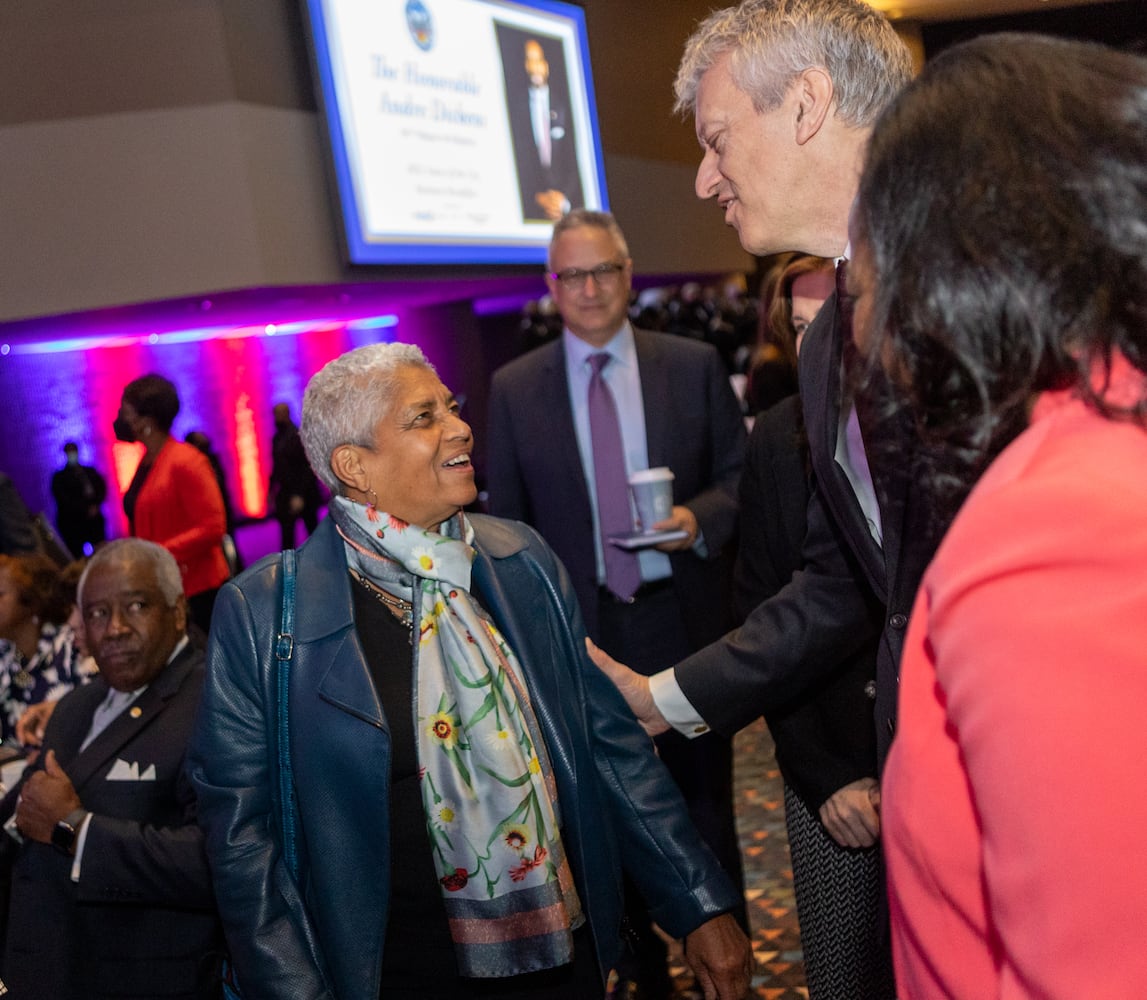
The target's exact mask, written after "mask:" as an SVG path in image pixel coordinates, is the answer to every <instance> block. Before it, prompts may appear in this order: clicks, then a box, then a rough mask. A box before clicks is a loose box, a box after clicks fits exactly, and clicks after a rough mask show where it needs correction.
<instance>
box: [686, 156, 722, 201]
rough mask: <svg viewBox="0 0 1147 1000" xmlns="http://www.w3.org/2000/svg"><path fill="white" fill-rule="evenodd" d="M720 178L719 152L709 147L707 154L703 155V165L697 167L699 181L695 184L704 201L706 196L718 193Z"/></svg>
mask: <svg viewBox="0 0 1147 1000" xmlns="http://www.w3.org/2000/svg"><path fill="white" fill-rule="evenodd" d="M720 179H721V174H720V171H718V170H717V154H716V153H714V152H713V150H711V149H707V150H705V155H704V156H702V157H701V165H700V166H699V167H698V168H697V181H696V183H695V184H694V185H693V191H694V192H695V193H696V195H697V197H698V198H700V199H701V200H702V201H704V200H705V199H706V198H712V197H713V196H714V195H715V194H716V193H717V182H718V181H719V180H720Z"/></svg>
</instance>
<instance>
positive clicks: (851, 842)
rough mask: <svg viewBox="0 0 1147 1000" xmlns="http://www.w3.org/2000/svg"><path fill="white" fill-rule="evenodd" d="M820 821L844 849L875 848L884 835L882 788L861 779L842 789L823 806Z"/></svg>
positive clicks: (870, 781)
mask: <svg viewBox="0 0 1147 1000" xmlns="http://www.w3.org/2000/svg"><path fill="white" fill-rule="evenodd" d="M820 821H821V823H823V824H824V828H825V829H826V830H827V831H828V835H829V836H830V837H832V839H833V840H835V841H836V842H837V843H838V844H840V846H841V847H871V846H872V845H873V844H875V843H876V838H877V837H879V836H880V785H879V784H878V783H877V781H876V779H875V778H861V779H860V780H859V781H853V782H851V783H850V784H847V785H845V786H844V787H843V788H838V789H837V790H836V791H835V792H833V793H832V795H830V796H829V797H828V799H827V800H826V801H825V803H824V805H822V806H821V807H820Z"/></svg>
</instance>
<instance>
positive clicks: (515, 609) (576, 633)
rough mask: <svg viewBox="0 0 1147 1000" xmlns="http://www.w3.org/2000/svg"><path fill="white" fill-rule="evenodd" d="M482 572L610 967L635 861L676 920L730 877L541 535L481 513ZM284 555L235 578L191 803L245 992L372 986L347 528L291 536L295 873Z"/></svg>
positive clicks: (366, 676)
mask: <svg viewBox="0 0 1147 1000" xmlns="http://www.w3.org/2000/svg"><path fill="white" fill-rule="evenodd" d="M471 520H472V523H473V525H474V530H475V535H476V539H475V547H476V548H477V550H478V556H477V558H476V560H475V563H474V587H475V590H476V591H478V592H480V593H481V594H482V595H483V599H484V604H485V606H486V610H487V611H488V612H490V614H491V615H492V617H493V618H494V620H495V622H496V623H497V625H498V628H499V629H500V630H501V631H502V633H503V634H504V635H505V636H506V638H507V640H508V641H509V642H510V644H511V646H512V647H513V649H514V651H515V652H516V653H517V655H518V658H519V660H520V661H521V664H522V669H523V672H524V674H525V680H526V684H527V687H528V688H529V691H530V697H531V701H532V704H533V708H534V711H535V713H536V714H537V717H538V721H539V723H540V725H541V727H542V730H543V732H544V734H545V739H546V744H547V747H548V749H549V754H550V760H551V761H552V763H553V767H554V772H555V778H556V780H557V787H558V799H559V802H560V805H561V816H562V822H563V828H562V838H563V841H564V843H565V846H566V851H567V854H568V855H569V859H570V864H571V867H572V869H573V873H574V877H575V880H576V884H577V889H578V892H579V894H580V896H581V900H582V904H583V907H584V909H585V912H586V914H587V915H588V918H589V922H590V927H591V929H592V933H593V940H594V946H595V949H596V952H597V960H598V964H599V967H600V968H601V970H603V974H604V972H605V971H607V970H608V969H609V968H610V967H611V966H612V965H613V963H614V961H615V960H616V958H617V956H618V953H619V951H620V948H621V940H620V926H621V914H622V879H621V872H622V869H623V868H624V869H625V870H626V871H627V872H628V873H629V874H630V875H631V876H632V878H633V879H634V881H635V882H636V883H637V885H638V887H639V888H640V889H641V891H642V892H643V894H644V895H645V898H646V900H647V901H648V903H649V907H650V912H651V914H652V917H653V919H654V920H656V922H657V923H658V924H659V925H660V926H661V927H663V928H664V929H665V930H666V931H667V932H669V933H670V934H673V935H675V936H677V937H683V936H684V935H685V934H687V933H689V932H690V931H692V930H693V929H695V928H696V927H698V926H699V925H700V924H702V923H703V922H704V921H706V920H708V919H709V918H711V917H714V916H716V915H717V914H720V913H724V912H726V911H728V910H730V909H732V908H733V906H734V905H735V904H736V903H737V902H738V897H737V893H736V890H735V889H734V887H733V885H732V883H731V882H730V881H729V879H728V877H727V876H726V875H725V874H724V872H723V871H722V869H721V868H720V866H719V865H718V863H717V861H716V859H715V858H714V857H713V856H712V854H711V853H710V852H709V850H708V848H707V847H706V846H705V845H704V844H703V843H702V841H701V839H700V837H699V836H698V835H697V833H696V831H695V830H694V829H693V827H692V825H691V824H690V822H689V819H688V814H687V812H686V809H685V805H684V803H683V801H682V800H681V797H680V795H679V793H678V792H677V789H676V787H675V785H674V784H673V782H672V780H671V779H670V777H669V775H668V773H667V772H666V771H665V769H664V767H663V766H662V764H661V762H660V761H659V760H658V759H657V757H656V756H655V755H654V753H653V745H652V743H651V741H650V740H649V738H648V737H647V736H646V735H645V733H644V732H643V730H642V729H641V728H640V727H639V726H638V725H637V723H636V722H635V721H634V719H633V716H632V714H631V713H630V711H629V709H628V708H627V706H626V705H625V702H624V701H623V700H622V699H621V697H620V695H619V694H618V693H617V691H616V689H615V688H614V687H613V685H612V684H611V683H610V681H609V680H608V679H607V678H606V677H605V676H604V675H603V674H602V673H601V672H600V671H599V670H598V669H597V668H596V667H595V666H594V665H593V663H592V662H591V661H590V660H589V658H588V656H587V655H586V653H585V647H584V641H583V639H584V635H585V632H584V629H583V627H582V624H581V616H580V613H579V612H578V610H577V605H576V600H575V598H574V595H573V591H572V589H571V587H570V583H569V579H568V578H567V576H566V573H565V570H564V569H563V568H562V566H561V564H560V563H559V562H558V560H557V558H556V557H555V556H554V554H553V552H552V551H551V550H550V548H549V547H548V546H547V545H546V544H545V542H544V541H542V539H541V536H540V535H538V534H537V533H536V532H535V531H533V529H531V528H528V527H526V526H525V525H523V524H519V523H517V522H514V521H503V520H499V519H497V518H491V517H485V516H482V515H474V516H473V517H472V518H471ZM280 574H281V567H280V561H279V557H278V556H271V557H268V558H267V559H264V560H263V561H262V562H260V563H258V564H256V565H255V566H252V567H251V568H250V569H249V570H247V571H246V572H245V573H243V574H242V575H241V576H239V577H237V578H236V579H235V580H233V581H231V582H229V583H228V584H226V585H225V586H224V587H223V589H222V590H221V591H220V594H219V598H218V602H217V604H216V606H215V611H214V616H213V620H212V628H211V640H210V645H209V649H208V679H207V683H206V685H205V687H204V691H203V700H202V706H201V711H200V716H199V720H198V724H197V726H196V732H195V735H194V737H193V739H192V745H191V752H190V760H189V767H190V774H191V778H192V781H193V782H194V784H195V787H196V790H197V793H198V799H199V802H198V805H199V819H200V822H201V824H202V825H203V827H204V830H205V831H206V841H207V854H208V858H209V860H210V863H211V868H212V873H213V877H214V881H215V892H216V897H217V900H218V905H219V909H220V912H221V915H222V918H223V924H224V929H225V931H226V935H227V942H228V946H229V948H230V952H231V956H232V961H233V963H234V967H235V971H236V974H237V978H238V980H239V984H240V986H241V987H242V991H243V995H244V998H245V1000H257V998H264V997H265V998H268V1000H270V998H281V997H288V996H289V997H292V998H299V1000H302V998H307V1000H311V998H320V997H321V998H332V1000H333V998H335V997H337V998H339V1000H377V997H378V991H379V974H380V963H381V958H382V948H383V941H384V938H385V934H386V920H387V899H388V894H389V888H390V868H391V858H390V855H389V846H388V838H387V837H386V836H385V831H386V829H387V820H388V817H387V811H388V798H389V795H388V791H389V788H388V786H389V770H390V769H389V762H390V732H389V728H388V726H387V721H386V718H385V717H384V715H383V711H382V706H381V704H380V702H379V699H378V697H377V696H376V694H375V690H374V686H373V684H372V682H371V679H370V673H369V671H368V669H367V665H366V662H365V660H364V657H363V652H362V647H361V644H360V643H359V641H358V638H357V635H356V633H355V627H354V618H353V612H352V596H351V590H350V576H349V574H348V572H347V564H346V558H345V556H344V553H343V542H342V539H341V537H340V536H339V534H338V533H337V531H336V530H335V527H334V523H333V522H332V521H331V520H329V519H328V520H326V521H324V522H323V523H322V524H321V525H320V526H319V528H318V530H317V531H316V532H315V534H314V535H313V536H312V537H311V539H310V540H309V541H308V542H307V543H306V544H305V545H304V546H303V547H302V548H301V549H300V550H299V553H298V567H297V577H296V609H295V629H294V659H293V662H292V664H291V680H290V720H291V722H290V733H291V753H292V762H293V766H294V775H295V784H296V789H297V792H296V794H297V799H298V809H299V817H300V831H299V855H300V861H301V874H300V877H299V880H298V883H297V884H296V882H295V881H294V880H293V879H292V878H291V876H290V875H289V873H288V871H287V868H286V865H285V864H284V861H283V857H282V851H281V844H280V832H279V829H278V820H277V818H276V817H277V816H278V811H277V806H276V799H277V779H278V774H277V766H276V759H275V710H276V699H275V658H274V646H275V638H276V635H277V633H278V631H279V622H280V587H281V584H280Z"/></svg>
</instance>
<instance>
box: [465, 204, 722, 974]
mask: <svg viewBox="0 0 1147 1000" xmlns="http://www.w3.org/2000/svg"><path fill="white" fill-rule="evenodd" d="M547 270H548V273H547V275H546V284H547V286H548V287H549V290H550V294H551V295H552V296H553V299H554V302H555V303H556V304H557V307H558V311H559V312H560V313H561V316H562V322H563V324H564V330H563V333H562V337H561V339H560V340H557V341H554V342H552V343H550V344H546V345H544V346H542V347H539V348H537V349H536V350H533V351H531V352H529V353H528V354H526V355H525V356H523V357H521V358H518V359H517V360H516V361H513V362H511V363H510V364H508V365H506V366H505V367H503V368H501V369H499V370H498V371H497V372H496V373H495V374H494V380H493V385H492V388H491V395H490V423H489V429H488V435H487V442H488V444H487V448H488V466H489V468H488V488H489V497H490V501H489V503H490V510H491V512H492V513H494V514H498V515H500V516H503V517H511V518H516V519H518V520H521V521H526V522H527V523H529V524H531V525H533V526H534V527H535V528H537V529H538V531H540V532H541V534H542V536H543V537H544V538H545V539H546V541H547V542H549V544H550V545H551V546H552V547H553V548H554V550H555V551H556V552H557V554H558V555H559V556H560V557H561V559H562V562H563V563H565V566H566V568H567V569H568V570H569V574H570V577H571V579H572V582H573V587H574V591H575V592H576V594H577V597H578V601H579V603H580V605H581V610H582V615H583V616H584V618H585V623H586V630H587V631H588V633H589V635H590V637H591V638H592V639H593V640H594V641H595V642H596V643H598V645H600V646H601V647H602V648H603V649H605V650H607V651H608V652H610V653H611V654H612V655H614V656H615V657H617V659H619V660H621V661H622V662H624V663H628V664H629V665H631V666H633V667H634V668H635V669H638V670H643V671H645V672H647V673H652V672H654V671H656V670H659V669H661V668H662V667H664V666H665V665H666V664H669V663H674V662H676V661H677V659H679V658H681V657H682V656H685V655H688V654H689V653H690V652H692V651H695V650H697V649H699V648H701V647H702V646H704V645H705V644H706V643H708V642H710V641H712V640H714V639H716V638H717V637H718V636H720V635H721V634H722V631H723V629H724V628H725V627H726V626H727V625H729V624H730V608H729V603H728V592H729V579H730V577H729V571H730V562H729V559H730V552H729V551H728V550H729V548H730V543H731V541H732V538H733V534H734V531H735V528H736V521H737V484H738V481H739V478H740V470H741V460H742V453H743V450H744V438H745V432H744V427H743V424H742V422H741V416H740V412H739V408H738V405H737V401H736V398H735V397H734V395H733V392H732V390H731V388H730V386H729V380H728V377H727V373H726V371H725V369H724V366H723V364H722V362H721V360H720V358H719V356H718V354H717V352H716V350H715V349H714V348H713V347H712V346H710V345H708V344H704V343H701V342H698V341H694V340H691V339H687V338H684V337H675V336H672V335H670V334H662V333H652V332H649V331H644V330H637V329H634V328H633V327H631V326H630V324H629V321H628V318H627V316H628V307H629V298H630V289H631V285H632V277H633V261H632V260H631V259H630V256H629V249H628V247H627V245H626V241H625V236H624V234H623V233H622V231H621V229H620V227H619V226H618V224H617V222H616V221H615V220H614V218H613V216H612V215H610V214H608V213H606V212H595V211H589V210H586V209H575V210H574V211H572V212H570V213H569V214H568V215H566V216H564V217H563V218H562V219H561V220H560V221H559V222H558V223H557V224H556V225H555V226H554V231H553V237H552V238H551V241H550V248H549V257H548V269H547ZM603 400H604V405H605V406H606V407H607V408H609V407H612V412H613V414H614V416H615V423H616V426H617V428H618V429H619V430H620V442H619V443H617V442H615V444H617V448H616V449H615V448H614V447H611V445H610V443H609V437H608V434H609V421H608V420H607V421H606V427H605V430H604V432H603V425H602V420H603V419H605V418H603V417H601V413H602V410H601V407H602V405H603ZM603 433H605V434H606V435H607V436H606V437H604V438H603V436H602V434H603ZM615 450H616V451H618V452H619V454H617V455H616V461H617V462H618V463H621V465H622V466H623V467H621V468H620V469H619V471H618V472H617V475H619V476H620V483H621V490H622V496H621V500H620V503H621V504H622V505H623V506H624V509H623V510H622V511H621V515H620V516H622V517H624V518H629V520H630V524H629V526H630V527H632V513H631V512H630V510H629V508H628V504H629V498H628V496H627V495H625V487H624V483H625V479H626V476H627V475H628V474H632V473H633V472H636V471H639V470H643V469H648V468H656V467H660V466H667V467H668V468H669V469H670V470H671V471H672V473H673V476H674V479H673V507H672V511H671V513H670V516H669V517H668V518H667V519H665V520H664V521H661V522H658V523H657V525H656V527H657V528H658V529H664V530H665V531H667V532H670V533H672V534H676V535H677V537H676V538H675V539H674V540H671V541H664V542H659V543H657V544H655V545H650V546H649V547H646V548H641V549H639V550H637V551H634V552H627V551H625V550H622V549H620V548H618V547H616V546H614V545H612V544H611V543H610V542H609V541H608V536H609V535H610V534H611V529H610V519H611V517H612V516H613V507H614V504H613V497H611V496H609V495H608V490H607V484H608V482H609V481H611V480H612V479H613V477H614V473H613V471H611V470H610V469H609V468H607V466H608V465H609V463H610V461H611V460H612V459H613V458H614V455H613V452H614V451H615ZM644 527H649V526H647V525H646V526H644ZM619 563H620V564H621V565H620V566H619V565H618V564H619ZM658 747H659V751H660V753H661V756H662V758H663V759H664V760H665V763H666V764H667V766H668V767H669V770H670V772H671V773H672V774H673V776H674V778H675V779H676V780H677V782H678V784H679V785H680V786H681V790H682V792H683V794H684V796H685V800H686V802H687V803H688V805H689V809H690V814H691V816H692V818H693V821H694V823H695V824H696V825H697V828H698V829H699V830H700V831H701V834H702V836H703V837H704V838H705V839H706V841H707V842H708V843H709V845H710V847H712V848H713V850H714V853H715V854H716V855H717V857H718V859H719V860H720V861H721V863H722V864H723V865H724V867H725V868H726V870H727V871H728V872H729V874H730V875H731V876H732V877H733V878H734V880H735V881H737V882H738V883H740V881H741V858H740V851H739V848H738V845H737V838H736V829H735V826H734V823H733V807H732V750H731V743H730V741H729V740H728V739H725V738H724V737H716V736H705V737H702V738H699V739H696V740H687V739H685V738H684V737H683V736H681V735H680V734H678V733H675V732H674V733H667V734H665V735H664V736H663V737H662V738H659V739H658ZM631 913H632V907H631ZM736 916H737V918H738V920H740V921H741V923H742V925H743V926H744V922H745V915H744V912H743V911H742V912H741V913H739V914H736ZM645 927H646V928H648V919H647V918H646V919H645ZM643 942H644V944H645V945H646V946H647V947H646V948H645V949H643V957H644V961H643V962H642V963H641V964H642V966H643V968H642V969H641V970H640V971H639V972H638V973H637V974H636V977H635V978H637V979H638V980H639V986H640V989H641V993H640V994H639V995H640V996H642V997H662V996H666V995H667V994H668V977H667V974H666V971H665V949H664V945H663V944H661V943H660V940H659V939H657V938H656V936H655V935H653V934H652V933H651V932H647V933H646V934H645V935H643Z"/></svg>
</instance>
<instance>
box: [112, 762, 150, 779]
mask: <svg viewBox="0 0 1147 1000" xmlns="http://www.w3.org/2000/svg"><path fill="white" fill-rule="evenodd" d="M107 780H108V781H155V765H154V764H148V765H147V767H145V768H144V769H143V770H142V771H141V770H140V769H139V764H138V762H136V761H132V762H131V763H130V764H129V763H128V762H127V761H126V760H122V759H121V758H119V757H117V758H116V762H115V763H114V764H112V769H111V770H110V771H108V776H107Z"/></svg>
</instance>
